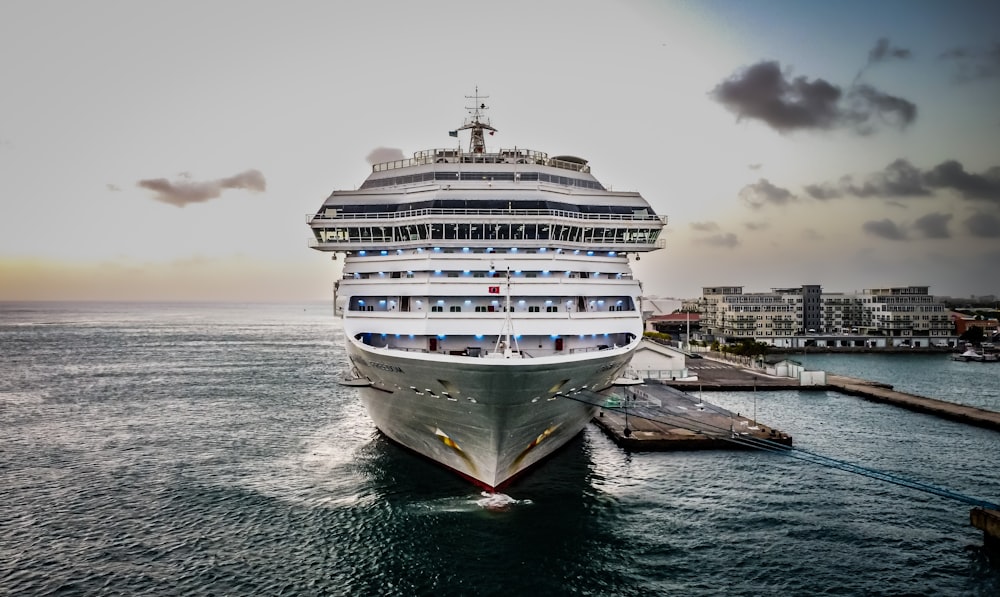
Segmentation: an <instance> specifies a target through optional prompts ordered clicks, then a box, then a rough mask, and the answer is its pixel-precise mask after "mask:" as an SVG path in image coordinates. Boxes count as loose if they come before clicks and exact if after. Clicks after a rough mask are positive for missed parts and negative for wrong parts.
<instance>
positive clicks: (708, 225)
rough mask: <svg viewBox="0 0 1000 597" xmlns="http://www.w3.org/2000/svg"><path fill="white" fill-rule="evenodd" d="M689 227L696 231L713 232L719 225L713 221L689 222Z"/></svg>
mask: <svg viewBox="0 0 1000 597" xmlns="http://www.w3.org/2000/svg"><path fill="white" fill-rule="evenodd" d="M691 229H692V230H697V231H698V232H715V231H717V230H718V229H719V225H718V224H716V223H715V222H691Z"/></svg>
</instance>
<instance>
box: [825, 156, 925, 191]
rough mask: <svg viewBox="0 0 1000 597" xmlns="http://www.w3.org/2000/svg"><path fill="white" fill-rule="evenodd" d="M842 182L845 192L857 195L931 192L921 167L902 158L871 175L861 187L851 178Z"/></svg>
mask: <svg viewBox="0 0 1000 597" xmlns="http://www.w3.org/2000/svg"><path fill="white" fill-rule="evenodd" d="M841 184H842V185H843V189H844V191H845V192H847V193H848V194H851V195H854V196H855V197H926V196H928V195H930V194H931V191H930V189H928V188H927V187H926V186H925V185H924V181H923V176H922V174H921V172H920V169H919V168H917V167H916V166H914V165H913V164H911V163H910V162H909V161H907V160H905V159H902V158H900V159H898V160H895V161H893V162H892V163H891V164H889V165H888V166H886V167H885V168H884V169H883V170H882V171H881V172H876V173H874V174H871V175H869V176H868V180H867V181H866V182H865V183H864V184H863V185H861V186H860V187H859V186H855V185H854V184H852V183H851V182H850V178H843V179H841Z"/></svg>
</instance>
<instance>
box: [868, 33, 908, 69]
mask: <svg viewBox="0 0 1000 597" xmlns="http://www.w3.org/2000/svg"><path fill="white" fill-rule="evenodd" d="M912 55H913V53H912V52H910V51H909V50H907V49H906V48H896V47H893V46H891V45H889V38H886V37H881V38H879V40H878V41H877V42H875V47H874V48H872V49H871V51H869V52H868V64H878V63H879V62H886V61H888V60H890V59H899V60H907V59H909V58H910V57H912Z"/></svg>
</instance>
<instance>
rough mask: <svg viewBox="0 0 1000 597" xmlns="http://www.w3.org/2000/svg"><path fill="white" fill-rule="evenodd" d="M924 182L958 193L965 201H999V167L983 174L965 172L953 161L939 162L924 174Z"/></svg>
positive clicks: (960, 165)
mask: <svg viewBox="0 0 1000 597" xmlns="http://www.w3.org/2000/svg"><path fill="white" fill-rule="evenodd" d="M924 180H925V181H926V182H927V184H928V185H930V186H932V187H935V188H944V189H952V190H954V191H958V192H959V193H960V194H961V195H962V196H963V197H965V198H966V199H987V200H990V201H1000V166H994V167H992V168H990V169H989V170H987V171H986V172H985V173H984V174H973V173H970V172H966V171H965V168H964V167H963V166H962V164H960V163H958V162H957V161H955V160H948V161H946V162H941V163H940V164H938V165H937V166H934V167H933V168H932V169H930V170H928V171H927V172H926V173H925V174H924Z"/></svg>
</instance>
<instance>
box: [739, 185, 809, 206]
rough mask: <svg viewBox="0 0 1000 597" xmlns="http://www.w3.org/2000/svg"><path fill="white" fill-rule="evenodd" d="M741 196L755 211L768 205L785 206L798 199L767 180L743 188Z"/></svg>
mask: <svg viewBox="0 0 1000 597" xmlns="http://www.w3.org/2000/svg"><path fill="white" fill-rule="evenodd" d="M739 196H740V199H743V201H745V202H746V203H747V205H749V206H750V207H752V208H753V209H760V208H761V207H764V205H766V204H768V203H773V204H775V205H785V204H787V203H790V202H792V201H795V200H796V199H797V197H796V196H795V195H794V194H792V192H791V191H789V190H788V189H783V188H781V187H778V186H775V185H773V184H771V182H770V181H768V180H767V179H766V178H761V179H760V180H758V181H757V182H755V183H753V184H748V185H747V186H745V187H743V188H742V189H740V192H739Z"/></svg>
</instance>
